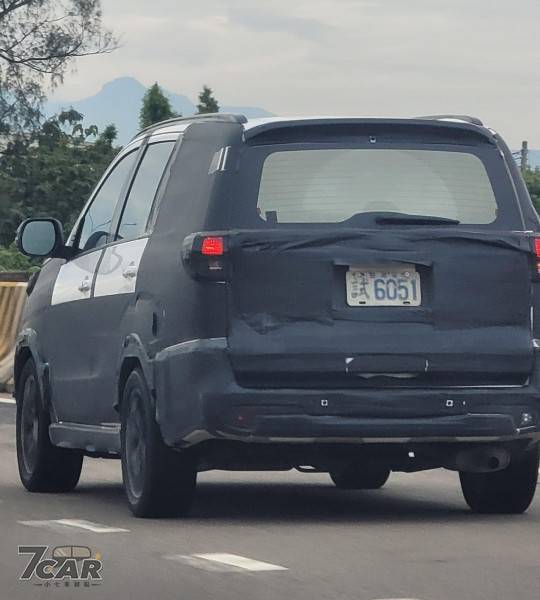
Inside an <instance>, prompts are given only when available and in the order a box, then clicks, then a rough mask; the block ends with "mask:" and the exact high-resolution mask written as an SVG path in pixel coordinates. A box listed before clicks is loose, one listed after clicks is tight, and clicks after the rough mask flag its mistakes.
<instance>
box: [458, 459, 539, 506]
mask: <svg viewBox="0 0 540 600" xmlns="http://www.w3.org/2000/svg"><path fill="white" fill-rule="evenodd" d="M538 466H539V448H538V447H536V448H534V450H529V451H528V452H527V453H526V454H525V455H524V456H520V457H518V458H512V461H511V462H510V464H509V465H508V467H506V469H503V470H502V471H496V472H495V473H463V472H462V473H460V474H459V478H460V481H461V489H462V490H463V496H464V497H465V501H466V502H467V504H468V505H469V506H470V508H471V509H472V510H473V511H474V512H477V513H491V514H494V513H500V514H521V513H523V512H525V511H526V510H527V509H528V508H529V506H530V504H531V502H532V501H533V498H534V494H535V492H536V485H537V482H538Z"/></svg>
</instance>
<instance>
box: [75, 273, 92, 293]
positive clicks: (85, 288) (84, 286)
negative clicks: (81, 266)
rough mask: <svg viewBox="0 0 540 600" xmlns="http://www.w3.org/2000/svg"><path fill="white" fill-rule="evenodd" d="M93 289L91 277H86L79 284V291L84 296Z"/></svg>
mask: <svg viewBox="0 0 540 600" xmlns="http://www.w3.org/2000/svg"><path fill="white" fill-rule="evenodd" d="M91 287H92V282H91V281H90V277H85V278H84V279H83V280H82V281H81V283H80V284H79V288H78V289H79V292H82V293H83V294H84V293H86V292H89V291H90V288H91Z"/></svg>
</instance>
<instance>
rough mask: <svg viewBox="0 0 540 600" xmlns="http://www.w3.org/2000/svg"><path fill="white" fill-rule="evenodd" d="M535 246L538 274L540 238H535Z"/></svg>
mask: <svg viewBox="0 0 540 600" xmlns="http://www.w3.org/2000/svg"><path fill="white" fill-rule="evenodd" d="M533 246H534V255H535V260H534V263H535V271H536V273H537V274H540V238H534V240H533Z"/></svg>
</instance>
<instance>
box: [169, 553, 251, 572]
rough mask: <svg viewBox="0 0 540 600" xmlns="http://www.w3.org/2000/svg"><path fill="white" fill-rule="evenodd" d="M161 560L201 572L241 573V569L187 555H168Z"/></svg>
mask: <svg viewBox="0 0 540 600" xmlns="http://www.w3.org/2000/svg"><path fill="white" fill-rule="evenodd" d="M163 558H164V559H166V560H172V561H175V562H179V563H182V564H184V565H188V566H189V567H195V568H196V569H202V570H203V571H210V572H211V573H241V572H242V571H243V569H239V568H238V567H232V566H230V565H224V564H220V563H216V562H213V561H211V560H206V559H204V558H195V556H188V555H187V554H170V555H167V556H164V557H163Z"/></svg>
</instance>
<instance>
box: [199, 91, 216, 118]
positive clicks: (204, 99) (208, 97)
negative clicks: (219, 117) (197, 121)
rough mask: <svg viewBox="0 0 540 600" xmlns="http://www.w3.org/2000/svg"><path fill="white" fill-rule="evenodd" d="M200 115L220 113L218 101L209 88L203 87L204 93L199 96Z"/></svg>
mask: <svg viewBox="0 0 540 600" xmlns="http://www.w3.org/2000/svg"><path fill="white" fill-rule="evenodd" d="M197 111H198V114H200V115H203V114H207V113H217V112H219V104H218V101H217V100H216V99H215V98H214V96H213V92H212V90H211V89H210V88H209V87H208V86H206V85H205V86H203V89H202V92H201V93H200V94H199V104H197Z"/></svg>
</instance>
